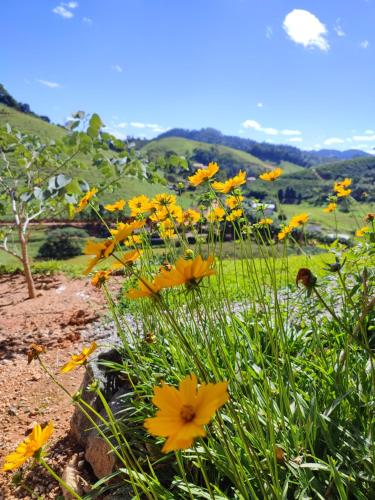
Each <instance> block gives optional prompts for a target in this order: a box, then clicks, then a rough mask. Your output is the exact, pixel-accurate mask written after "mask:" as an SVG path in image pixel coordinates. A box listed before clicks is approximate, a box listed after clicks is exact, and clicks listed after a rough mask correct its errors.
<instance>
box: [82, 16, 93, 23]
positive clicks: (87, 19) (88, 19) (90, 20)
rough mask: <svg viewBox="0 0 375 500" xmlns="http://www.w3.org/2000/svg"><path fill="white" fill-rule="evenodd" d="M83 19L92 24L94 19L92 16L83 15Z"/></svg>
mask: <svg viewBox="0 0 375 500" xmlns="http://www.w3.org/2000/svg"><path fill="white" fill-rule="evenodd" d="M82 21H83V22H84V23H86V24H92V23H93V20H92V19H91V17H83V18H82Z"/></svg>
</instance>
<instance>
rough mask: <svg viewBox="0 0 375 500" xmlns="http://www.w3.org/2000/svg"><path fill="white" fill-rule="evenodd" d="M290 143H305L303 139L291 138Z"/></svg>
mask: <svg viewBox="0 0 375 500" xmlns="http://www.w3.org/2000/svg"><path fill="white" fill-rule="evenodd" d="M288 141H289V142H303V139H302V137H290V139H288Z"/></svg>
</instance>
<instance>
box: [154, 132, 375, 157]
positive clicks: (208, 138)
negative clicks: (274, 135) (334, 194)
mask: <svg viewBox="0 0 375 500" xmlns="http://www.w3.org/2000/svg"><path fill="white" fill-rule="evenodd" d="M166 137H182V138H184V139H191V140H195V141H199V142H207V143H209V144H220V145H222V146H228V147H231V148H233V149H238V150H240V151H245V152H246V153H249V154H251V155H253V156H256V157H257V158H259V159H260V160H263V161H271V162H273V163H279V162H280V161H288V162H291V163H294V164H296V165H300V166H302V167H311V166H313V165H318V164H322V163H326V162H327V159H329V160H330V161H334V160H337V161H340V160H344V159H349V160H350V159H353V158H359V157H366V156H372V155H370V154H369V153H366V152H365V151H361V150H356V149H350V150H345V151H339V150H332V149H321V150H318V151H306V150H302V149H299V148H297V147H295V146H290V145H287V144H272V143H269V142H257V141H255V140H253V139H245V138H243V137H238V136H234V135H225V134H223V133H222V132H220V131H219V130H217V129H215V128H212V127H206V128H202V129H200V130H194V129H192V130H189V129H184V128H172V129H170V130H167V131H166V132H163V133H162V134H159V135H158V136H157V137H156V138H155V139H153V140H158V139H163V138H166Z"/></svg>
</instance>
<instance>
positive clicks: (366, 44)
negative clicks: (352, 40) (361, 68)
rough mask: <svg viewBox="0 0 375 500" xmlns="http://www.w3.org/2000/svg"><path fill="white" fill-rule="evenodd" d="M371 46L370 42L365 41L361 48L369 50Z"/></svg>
mask: <svg viewBox="0 0 375 500" xmlns="http://www.w3.org/2000/svg"><path fill="white" fill-rule="evenodd" d="M369 45H370V42H369V41H368V40H363V41H362V42H361V43H360V44H359V46H360V47H361V49H365V50H366V49H368V48H369Z"/></svg>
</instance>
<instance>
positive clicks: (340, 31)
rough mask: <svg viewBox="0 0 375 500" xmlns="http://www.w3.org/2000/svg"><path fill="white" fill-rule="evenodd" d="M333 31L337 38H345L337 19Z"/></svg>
mask: <svg viewBox="0 0 375 500" xmlns="http://www.w3.org/2000/svg"><path fill="white" fill-rule="evenodd" d="M333 29H334V30H335V32H336V35H337V36H340V37H342V36H346V33H345V31H344V30H343V28H342V26H341V19H340V18H338V19H337V20H336V24H335V26H334V28H333Z"/></svg>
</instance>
